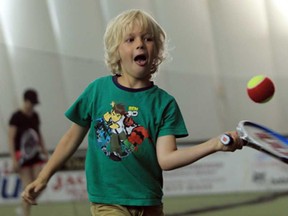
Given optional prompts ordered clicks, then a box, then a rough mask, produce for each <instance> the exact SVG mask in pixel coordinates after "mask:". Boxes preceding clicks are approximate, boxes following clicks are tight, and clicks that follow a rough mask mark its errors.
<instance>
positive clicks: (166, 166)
mask: <svg viewBox="0 0 288 216" xmlns="http://www.w3.org/2000/svg"><path fill="white" fill-rule="evenodd" d="M227 133H228V134H229V135H230V136H231V137H232V138H233V139H234V142H233V144H231V145H223V144H222V143H221V142H220V139H219V137H215V138H212V139H210V140H208V141H207V142H204V143H201V144H199V145H194V146H190V147H186V148H181V149H177V145H176V139H175V136H173V135H168V136H162V137H159V138H158V139H157V144H156V151H157V158H158V162H159V165H160V167H161V168H162V170H173V169H176V168H179V167H183V166H186V165H189V164H191V163H193V162H195V161H197V160H199V159H201V158H203V157H205V156H207V155H210V154H212V153H215V152H217V151H235V150H236V149H241V148H242V146H243V143H242V141H241V140H240V139H239V137H238V136H237V134H236V132H227Z"/></svg>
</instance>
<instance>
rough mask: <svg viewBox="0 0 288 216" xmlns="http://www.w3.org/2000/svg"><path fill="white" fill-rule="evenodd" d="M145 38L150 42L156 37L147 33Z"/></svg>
mask: <svg viewBox="0 0 288 216" xmlns="http://www.w3.org/2000/svg"><path fill="white" fill-rule="evenodd" d="M144 40H145V41H148V42H150V41H154V38H153V36H152V35H145V36H144Z"/></svg>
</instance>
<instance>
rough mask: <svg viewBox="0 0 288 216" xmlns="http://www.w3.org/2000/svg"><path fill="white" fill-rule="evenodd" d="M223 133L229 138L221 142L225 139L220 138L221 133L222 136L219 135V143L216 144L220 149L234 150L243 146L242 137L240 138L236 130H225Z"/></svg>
mask: <svg viewBox="0 0 288 216" xmlns="http://www.w3.org/2000/svg"><path fill="white" fill-rule="evenodd" d="M225 135H226V136H225V138H227V139H231V140H227V143H223V141H224V142H226V140H221V138H222V137H223V135H222V137H219V143H220V144H218V146H219V147H220V150H221V151H235V150H237V149H242V148H243V145H244V142H243V140H242V139H240V137H239V136H238V134H237V132H236V131H230V132H227V133H225ZM227 135H228V136H227ZM229 141H230V142H229Z"/></svg>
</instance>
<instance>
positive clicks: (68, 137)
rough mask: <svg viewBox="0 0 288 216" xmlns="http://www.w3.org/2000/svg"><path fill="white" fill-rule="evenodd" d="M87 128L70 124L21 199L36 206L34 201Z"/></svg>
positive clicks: (78, 143) (69, 155)
mask: <svg viewBox="0 0 288 216" xmlns="http://www.w3.org/2000/svg"><path fill="white" fill-rule="evenodd" d="M88 130H89V128H85V127H81V126H79V125H77V124H74V123H73V124H72V126H71V127H70V129H69V130H68V131H67V132H66V133H65V134H64V136H63V137H62V138H61V140H60V142H59V143H58V145H57V147H56V149H55V151H54V152H53V154H52V156H51V157H50V159H49V160H48V162H47V164H46V165H45V166H44V168H43V169H42V170H41V172H40V173H39V175H38V177H37V179H36V180H35V181H33V182H32V183H31V184H29V185H28V186H27V187H26V188H25V190H24V191H23V193H22V198H23V199H24V200H25V201H26V202H28V203H30V204H36V202H35V199H36V198H37V197H38V195H39V194H40V192H41V191H42V190H43V189H45V187H46V185H47V183H48V181H49V179H50V178H51V177H52V175H53V174H54V173H55V172H56V171H57V170H58V169H59V168H60V167H61V166H62V165H63V164H64V163H65V162H66V160H67V159H69V158H70V157H71V156H72V155H73V153H74V152H75V151H76V150H77V148H78V147H79V145H80V144H81V142H82V140H83V139H84V137H85V135H86V134H87V132H88Z"/></svg>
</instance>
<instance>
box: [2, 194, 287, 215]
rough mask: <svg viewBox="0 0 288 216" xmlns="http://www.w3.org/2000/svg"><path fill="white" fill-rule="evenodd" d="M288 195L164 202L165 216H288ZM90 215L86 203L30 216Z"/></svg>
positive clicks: (5, 209) (8, 210)
mask: <svg viewBox="0 0 288 216" xmlns="http://www.w3.org/2000/svg"><path fill="white" fill-rule="evenodd" d="M287 202H288V191H282V192H275V193H273V192H270V193H269V192H265V193H263V192H262V193H238V194H217V195H199V196H187V197H186V196H184V197H183V196H182V197H173V198H172V197H170V198H165V199H164V204H165V207H164V208H165V214H166V216H190V215H201V216H231V215H233V216H243V215H247V216H271V215H275V216H287V210H288V207H287ZM0 208H1V215H3V216H14V215H16V216H17V214H16V208H17V206H15V205H1V206H0ZM39 215H41V216H54V215H61V216H82V215H90V212H89V203H88V202H87V201H81V202H80V201H79V202H75V201H72V202H63V203H41V204H39V205H38V206H34V207H33V209H32V214H31V216H39Z"/></svg>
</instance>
